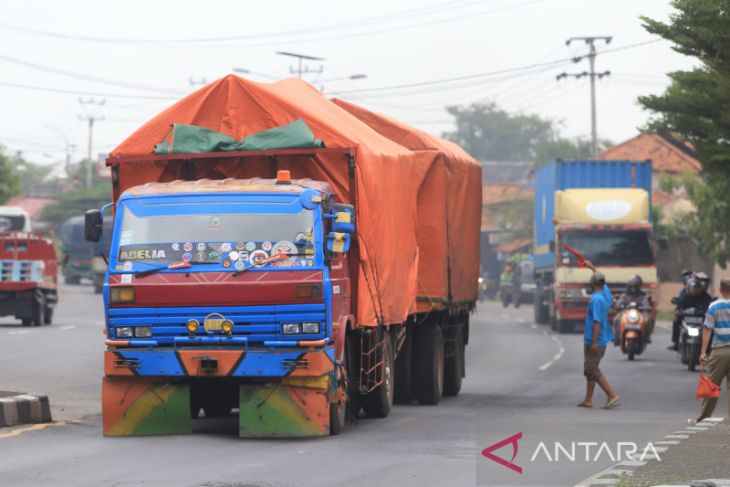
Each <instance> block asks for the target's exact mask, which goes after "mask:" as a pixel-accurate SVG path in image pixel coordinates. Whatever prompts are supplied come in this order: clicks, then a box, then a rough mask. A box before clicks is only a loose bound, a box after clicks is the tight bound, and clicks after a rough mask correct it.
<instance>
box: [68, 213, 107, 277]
mask: <svg viewBox="0 0 730 487" xmlns="http://www.w3.org/2000/svg"><path fill="white" fill-rule="evenodd" d="M59 236H60V237H61V246H62V248H63V267H62V268H61V271H62V273H63V277H64V281H65V282H66V284H81V279H89V280H91V281H93V280H94V273H93V271H92V268H91V261H92V259H93V258H94V256H95V255H97V253H98V251H97V247H96V246H95V245H93V244H91V243H89V242H87V241H86V240H85V239H84V217H83V215H82V216H74V217H71V218H69V219H68V220H66V221H65V222H63V224H62V225H61V228H60V230H59Z"/></svg>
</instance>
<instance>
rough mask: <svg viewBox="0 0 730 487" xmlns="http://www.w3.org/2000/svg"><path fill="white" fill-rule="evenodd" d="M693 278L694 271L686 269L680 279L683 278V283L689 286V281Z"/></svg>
mask: <svg viewBox="0 0 730 487" xmlns="http://www.w3.org/2000/svg"><path fill="white" fill-rule="evenodd" d="M691 276H692V271H691V270H689V269H684V270H683V271H682V273H681V274H680V277H681V278H682V282H683V283H684V284H685V285H687V281H688V280H689V278H690V277H691Z"/></svg>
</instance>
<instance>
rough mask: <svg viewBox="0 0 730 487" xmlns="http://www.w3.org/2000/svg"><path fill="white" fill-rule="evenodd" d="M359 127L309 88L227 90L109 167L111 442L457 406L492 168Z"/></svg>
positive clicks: (312, 432) (367, 123)
mask: <svg viewBox="0 0 730 487" xmlns="http://www.w3.org/2000/svg"><path fill="white" fill-rule="evenodd" d="M365 115H366V113H365V112H361V113H359V116H358V115H355V114H353V113H350V112H348V111H347V110H345V109H343V108H342V107H340V106H338V105H337V104H336V103H333V102H332V101H330V100H327V99H326V98H324V97H323V96H322V95H321V94H320V93H319V92H318V91H317V90H316V89H314V88H313V87H311V86H310V85H308V84H307V83H304V82H302V81H299V80H285V81H281V82H277V83H274V84H260V83H255V82H252V81H248V80H244V79H242V78H239V77H237V76H228V77H225V78H223V79H221V80H218V81H216V82H214V83H212V84H210V85H208V86H206V87H203V88H201V89H200V90H198V91H197V92H195V93H193V94H191V95H189V96H188V97H186V98H184V99H183V100H181V101H179V102H178V103H176V104H174V105H173V106H171V107H170V108H168V109H167V110H165V111H163V112H162V113H160V114H159V115H157V116H156V117H155V118H153V119H152V120H150V121H149V122H148V123H146V124H145V125H143V126H142V127H141V128H139V129H138V130H137V131H136V132H135V133H133V134H132V135H131V136H130V137H128V138H127V139H126V140H125V141H124V142H122V144H120V145H119V146H118V147H117V148H116V149H115V150H114V151H112V153H111V155H110V157H109V159H108V161H107V163H108V165H109V166H110V167H111V174H112V182H113V197H114V202H113V204H112V205H111V207H110V211H109V212H108V214H107V213H105V212H103V211H101V210H90V211H89V212H87V215H86V227H85V232H86V236H87V238H88V239H89V240H91V241H98V240H99V239H100V238H101V237H102V235H101V234H102V233H103V232H102V228H103V225H104V222H106V221H108V219H112V218H113V230H112V236H111V246H110V250H109V256H108V259H109V267H108V271H107V274H106V276H105V278H104V289H103V296H104V303H105V314H106V330H105V331H106V341H105V344H106V350H105V352H104V378H103V383H102V413H103V431H104V434H105V435H108V436H127V435H143V434H172V433H189V432H191V431H192V420H191V418H193V417H197V416H198V415H199V414H200V413H201V412H202V413H203V414H204V415H205V416H206V417H212V416H221V415H227V414H229V413H230V412H231V411H232V410H238V433H239V435H240V436H242V437H261V436H284V437H289V436H320V435H326V434H337V433H339V432H340V431H341V429H342V427H343V426H344V424H345V422H346V418H347V417H348V416H349V417H352V416H354V415H357V414H358V413H359V411H360V410H363V411H364V412H365V413H366V414H367V415H369V416H374V417H384V416H387V415H388V413H389V412H390V409H391V406H392V404H393V401H394V397H395V398H396V399H397V402H408V403H410V402H412V401H414V400H417V401H418V402H419V403H422V404H436V403H438V402H439V399H440V397H441V396H442V395H444V394H445V395H456V394H458V392H459V389H460V386H461V380H462V378H463V376H464V350H465V345H466V343H467V341H468V331H469V327H468V325H469V313H470V311H471V310H473V308H474V306H475V302H476V297H477V289H476V286H477V277H478V266H479V226H480V217H481V190H480V184H481V168H480V166H479V165H478V164H477V163H476V161H474V160H473V159H472V158H471V157H469V156H468V155H467V154H465V153H464V152H463V151H461V150H460V149H458V148H456V147H454V146H452V145H451V144H450V143H448V142H446V141H442V140H440V139H437V138H435V137H434V138H431V139H430V140H429V141H428V145H429V149H428V150H424V151H416V150H411V149H409V148H407V147H405V146H403V145H400V144H398V143H396V142H395V141H394V139H391V138H389V137H388V136H386V135H382V133H381V132H382V131H383V129H384V128H385V127H386V126H387V123H386V122H387V119H385V118H382V119H380V120H377V119H368V118H367V117H366V116H365ZM171 126H172V128H171ZM399 127H400V129H401V130H402V134H405V133H410V134H411V135H412V136H413V137H421V136H423V137H425V135H423V134H422V133H420V132H419V131H417V130H416V129H412V128H409V127H407V126H404V125H402V124H401V125H399ZM379 130H380V132H379ZM315 135H316V137H315ZM424 140H426V139H425V138H424ZM434 174H435V176H434ZM431 190H432V191H433V193H431V192H430V191H431ZM429 194H430V195H431V196H430V198H429V197H427V196H428V195H429ZM429 208H430V209H432V211H431V212H429V211H428V210H429Z"/></svg>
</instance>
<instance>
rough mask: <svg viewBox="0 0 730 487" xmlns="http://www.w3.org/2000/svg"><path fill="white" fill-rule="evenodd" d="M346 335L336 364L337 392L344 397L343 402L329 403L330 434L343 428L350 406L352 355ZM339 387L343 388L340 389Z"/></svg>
mask: <svg viewBox="0 0 730 487" xmlns="http://www.w3.org/2000/svg"><path fill="white" fill-rule="evenodd" d="M348 338H349V337H348V336H347V335H346V336H345V343H344V346H343V347H342V356H341V357H340V358H339V359H338V362H339V363H338V365H337V368H336V370H337V376H336V377H337V393H338V394H340V392H342V393H343V394H344V397H345V402H344V403H343V404H340V403H337V402H332V403H330V435H333V436H334V435H339V434H340V433H341V432H342V430H343V429H344V428H345V422H346V421H347V410H348V409H349V408H350V401H349V400H348V398H349V397H352V396H350V394H351V391H352V387H351V386H350V384H351V382H352V381H353V380H354V379H353V377H352V364H353V361H352V357H351V355H350V345H349V340H348ZM340 389H343V390H342V391H340Z"/></svg>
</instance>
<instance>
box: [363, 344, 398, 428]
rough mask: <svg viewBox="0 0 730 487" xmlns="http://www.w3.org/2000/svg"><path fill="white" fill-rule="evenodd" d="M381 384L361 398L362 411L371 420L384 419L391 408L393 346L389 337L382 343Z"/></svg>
mask: <svg viewBox="0 0 730 487" xmlns="http://www.w3.org/2000/svg"><path fill="white" fill-rule="evenodd" d="M382 354H383V383H382V384H380V385H379V386H378V387H376V388H375V389H373V390H372V391H370V393H368V394H366V395H364V396H362V409H363V410H364V411H365V414H367V415H368V416H370V417H371V418H385V417H386V416H388V414H390V410H391V409H392V408H393V382H394V380H393V368H394V367H393V346H392V344H391V342H390V336H389V335H386V337H385V341H384V342H383V351H382Z"/></svg>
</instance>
